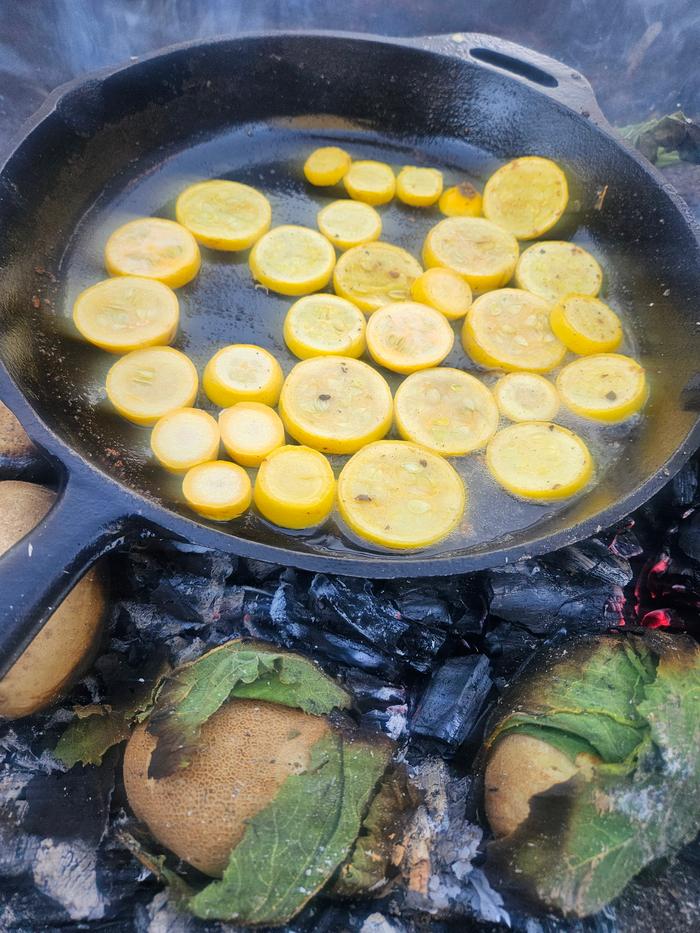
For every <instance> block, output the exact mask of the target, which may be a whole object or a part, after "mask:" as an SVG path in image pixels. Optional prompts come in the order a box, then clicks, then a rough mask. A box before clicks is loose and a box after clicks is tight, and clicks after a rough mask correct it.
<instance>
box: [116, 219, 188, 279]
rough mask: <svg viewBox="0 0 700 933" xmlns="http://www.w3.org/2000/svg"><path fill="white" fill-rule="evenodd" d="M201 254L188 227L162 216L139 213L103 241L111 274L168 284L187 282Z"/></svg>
mask: <svg viewBox="0 0 700 933" xmlns="http://www.w3.org/2000/svg"><path fill="white" fill-rule="evenodd" d="M201 264H202V257H201V256H200V253H199V247H198V246H197V241H196V240H195V238H194V237H193V236H192V234H191V233H190V231H189V230H186V229H185V228H184V227H183V226H182V225H181V224H176V223H175V221H174V220H166V219H165V218H163V217H140V218H138V219H137V220H130V221H129V223H127V224H124V225H123V226H122V227H119V228H118V229H117V230H115V231H114V233H113V234H112V235H111V236H110V238H109V239H108V240H107V243H106V245H105V266H106V268H107V272H109V274H110V275H138V276H142V277H143V278H147V279H157V280H158V281H159V282H162V283H163V284H164V285H169V286H170V287H171V288H179V287H180V286H181V285H186V284H187V283H188V282H190V281H191V280H192V279H193V278H194V277H195V275H197V273H198V272H199V267H200V265H201Z"/></svg>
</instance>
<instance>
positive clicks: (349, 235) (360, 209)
mask: <svg viewBox="0 0 700 933" xmlns="http://www.w3.org/2000/svg"><path fill="white" fill-rule="evenodd" d="M316 222H317V223H318V229H319V230H320V231H321V233H322V234H323V235H324V236H325V237H326V239H328V240H330V241H331V243H332V244H333V246H335V247H336V248H337V249H342V250H346V249H351V248H352V247H353V246H361V245H362V244H363V243H372V242H374V240H378V239H379V237H380V236H381V235H382V218H381V217H380V216H379V212H378V211H376V210H375V209H374V208H373V207H372V206H371V205H370V204H365V203H364V202H363V201H351V200H350V199H349V198H341V199H340V200H339V201H332V202H331V203H330V204H326V206H325V207H323V208H321V210H320V211H319V212H318V216H317V218H316Z"/></svg>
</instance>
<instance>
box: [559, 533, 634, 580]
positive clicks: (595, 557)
mask: <svg viewBox="0 0 700 933" xmlns="http://www.w3.org/2000/svg"><path fill="white" fill-rule="evenodd" d="M543 560H544V561H546V563H547V564H548V565H549V566H550V567H553V568H554V569H558V570H563V571H564V572H565V573H567V574H571V575H572V576H578V575H583V576H587V577H594V578H595V579H596V580H602V581H603V582H604V583H612V584H615V585H616V586H620V587H624V586H627V584H628V583H630V582H631V580H632V578H633V576H634V574H633V571H632V567H631V566H630V563H629V561H628V560H626V559H625V558H624V557H620V556H618V555H617V554H614V553H612V551H611V550H610V549H609V548H608V547H607V546H606V545H605V544H604V543H603V542H602V541H601V540H600V539H599V538H589V539H588V541H582V542H581V543H580V544H575V545H572V546H571V547H565V548H562V549H561V550H560V551H556V552H555V553H554V554H550V555H548V556H547V557H546V558H544V559H543Z"/></svg>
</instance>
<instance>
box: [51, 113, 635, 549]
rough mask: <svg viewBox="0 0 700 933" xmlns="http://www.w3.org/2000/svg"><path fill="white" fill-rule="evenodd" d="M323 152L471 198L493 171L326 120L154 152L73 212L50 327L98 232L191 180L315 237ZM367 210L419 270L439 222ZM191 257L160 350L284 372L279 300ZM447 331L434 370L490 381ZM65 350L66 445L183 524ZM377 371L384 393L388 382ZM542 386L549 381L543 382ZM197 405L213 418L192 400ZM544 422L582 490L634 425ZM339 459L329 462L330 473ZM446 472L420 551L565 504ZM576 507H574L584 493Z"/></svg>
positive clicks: (481, 162) (363, 545)
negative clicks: (77, 220) (267, 356)
mask: <svg viewBox="0 0 700 933" xmlns="http://www.w3.org/2000/svg"><path fill="white" fill-rule="evenodd" d="M332 143H336V144H338V145H341V146H343V147H344V148H346V149H347V150H348V151H349V152H350V153H351V154H352V156H353V157H354V158H370V159H380V160H382V161H386V162H389V163H390V164H391V165H392V166H394V168H395V169H398V168H399V167H401V166H402V165H405V164H418V165H429V166H433V167H436V168H439V169H441V170H442V171H443V173H444V176H445V185H446V186H448V185H451V184H456V183H457V182H459V181H463V180H469V181H471V182H473V183H474V184H475V185H476V186H477V187H478V188H481V187H483V183H484V181H485V179H486V178H487V177H488V175H489V174H490V173H491V172H492V171H493V170H494V169H495V168H496V167H497V166H498V164H499V162H498V161H497V160H495V159H494V158H493V156H491V155H490V154H488V153H487V152H484V151H483V150H480V149H477V148H475V147H474V146H471V145H468V144H466V143H464V142H460V141H456V140H445V139H436V138H432V139H421V140H409V141H406V140H404V141H401V142H393V143H387V142H386V140H384V139H382V138H380V137H379V136H376V135H374V134H373V133H371V132H368V131H367V130H366V129H361V128H358V127H353V126H348V125H347V124H343V123H342V122H341V121H338V120H333V119H330V118H318V119H316V120H314V119H312V118H308V119H304V120H288V121H280V122H279V124H278V125H270V124H266V125H249V126H244V127H239V128H237V129H236V130H234V131H231V132H229V133H227V134H224V135H220V136H217V137H215V138H213V139H206V140H202V141H201V142H199V143H198V144H196V145H193V146H191V147H190V148H187V149H185V150H180V151H173V152H166V153H163V152H162V151H161V152H159V153H157V154H154V155H153V156H152V157H151V159H150V160H149V159H148V158H146V159H144V160H143V161H142V162H140V163H139V164H138V166H137V169H136V170H134V169H131V170H126V171H125V174H124V176H123V177H120V178H116V179H115V180H114V184H113V186H112V189H111V190H110V191H108V192H106V193H104V194H103V195H102V196H101V198H100V199H99V200H98V201H97V202H95V204H94V205H93V206H92V208H91V209H90V210H89V211H88V212H87V213H86V214H85V216H84V218H83V221H82V222H81V224H80V225H79V227H78V229H77V231H76V233H75V235H74V236H73V238H72V240H71V241H70V243H69V244H68V248H67V250H66V253H65V255H64V258H63V262H62V269H61V278H62V281H63V282H64V283H65V286H64V289H63V295H62V314H63V318H62V320H61V322H60V324H61V326H62V327H63V328H64V331H65V332H66V333H70V334H73V331H72V324H70V315H71V309H72V305H73V301H74V299H75V297H76V295H77V294H78V292H79V291H81V290H82V289H83V288H86V287H87V286H88V285H91V284H93V283H94V282H96V281H98V280H99V279H101V278H103V277H104V275H105V272H104V266H103V260H102V252H103V248H104V243H105V241H106V239H107V237H108V235H109V234H110V233H111V231H112V230H114V229H115V228H116V227H117V226H119V225H120V224H122V223H124V222H126V221H127V220H130V219H133V218H134V217H137V216H144V215H158V216H164V217H174V203H175V199H176V197H177V195H178V194H179V193H180V192H181V191H182V190H183V189H184V188H185V187H187V186H188V185H189V184H192V183H193V182H195V181H200V180H202V179H206V178H230V179H234V180H237V181H242V182H245V183H247V184H250V185H253V186H254V187H256V188H258V189H259V190H261V191H263V192H264V193H265V195H266V196H267V197H268V198H269V200H270V202H271V205H272V217H273V226H276V225H279V224H285V223H294V224H302V225H305V226H309V227H312V228H314V229H315V228H316V215H317V213H318V211H319V210H320V209H321V208H322V207H323V206H324V205H325V204H327V203H329V202H330V201H332V200H335V199H336V198H339V197H344V196H345V192H344V190H343V189H342V187H341V186H338V187H336V188H332V189H318V188H316V189H315V188H312V187H311V186H310V185H308V184H307V183H306V181H305V180H304V177H303V173H302V165H303V163H304V160H305V158H306V156H307V155H308V153H309V152H310V151H311V150H312V149H314V148H315V147H316V146H319V145H324V144H332ZM379 210H380V212H381V215H382V223H383V232H382V239H383V240H385V241H387V242H390V243H394V244H396V245H398V246H401V247H403V248H404V249H407V250H408V251H409V252H410V253H412V254H413V255H415V256H416V257H417V258H418V259H420V253H421V248H422V244H423V240H424V239H425V236H426V234H427V232H428V230H429V229H430V227H432V226H433V225H434V224H435V223H436V222H437V221H438V220H440V219H441V216H442V215H441V214H440V213H439V211H438V210H437V208H431V209H419V208H410V207H406V206H404V205H403V204H401V203H400V202H398V201H397V200H395V201H393V202H392V203H390V204H389V205H386V206H384V207H381V208H379ZM573 241H574V242H576V243H579V244H580V245H582V246H585V247H586V248H587V249H589V250H590V251H591V252H592V253H593V254H594V255H596V256H597V258H598V259H599V261H600V263H601V265H602V266H603V269H604V270H605V271H606V272H607V271H608V270H607V269H606V267H607V266H608V263H607V262H606V256H605V254H604V252H603V251H602V250H601V248H600V246H599V244H598V243H596V242H595V240H594V239H593V238H592V235H591V233H590V231H589V230H588V229H587V228H586V227H585V225H584V226H579V227H578V229H577V230H576V232H575V235H574V236H573ZM202 258H203V262H202V268H201V271H200V273H199V275H198V276H197V278H196V279H195V280H194V281H193V282H191V283H190V284H189V285H187V286H185V287H184V288H181V289H179V290H178V297H179V299H180V306H181V326H180V331H179V334H178V336H177V338H176V341H175V343H174V346H176V347H177V348H178V349H181V350H183V351H184V352H186V353H187V354H188V355H189V356H190V357H191V358H192V360H193V361H194V362H195V364H196V366H197V368H198V370H199V372H200V374H201V372H202V371H203V368H204V365H205V363H206V361H207V360H208V359H209V357H210V356H211V355H212V354H213V353H214V352H215V351H216V350H217V349H219V348H220V347H222V346H225V345H226V344H230V343H255V344H260V345H262V346H264V347H267V348H268V349H269V350H271V352H273V353H274V354H275V355H276V357H277V358H278V359H279V360H280V363H281V365H282V367H283V369H284V371H285V372H288V371H289V370H290V369H291V367H292V366H293V365H294V364H295V362H297V360H296V358H295V357H293V356H292V355H291V354H290V353H289V351H288V349H287V347H286V345H285V344H284V341H283V339H282V324H283V321H284V317H285V314H286V312H287V310H288V308H289V305H290V304H291V302H292V300H293V299H290V298H285V297H284V296H281V295H275V294H272V293H268V292H267V291H266V290H265V289H263V288H261V287H259V286H256V284H255V283H254V282H253V280H252V277H251V275H250V271H249V268H248V253H247V252H245V253H222V252H214V251H211V250H208V249H204V248H203V249H202ZM615 281H616V278H615V276H608V275H606V283H607V290H605V291H604V294H603V297H604V298H605V299H606V300H607V301H609V302H610V303H611V304H612V306H613V307H614V308H615V310H616V311H617V312H618V313H619V314H620V316H621V318H622V320H623V325H624V328H625V342H624V344H623V346H622V347H621V349H620V352H622V353H629V354H630V355H633V356H634V355H636V352H635V351H636V344H635V340H634V335H633V332H632V330H631V328H630V318H629V314H628V312H629V311H630V310H632V309H628V308H627V307H626V299H625V297H624V295H623V293H622V292H620V293H619V294H618V292H617V290H616V288H615V285H614V283H615ZM460 324H461V322H456V323H455V324H454V325H453V326H454V327H455V333H456V339H455V348H454V350H453V351H452V353H451V354H450V356H449V357H448V358H447V360H446V361H445V364H446V365H449V366H456V367H458V368H461V369H465V370H468V371H470V372H473V373H475V374H477V375H479V376H480V377H481V378H483V379H484V380H485V381H486V383H487V384H490V385H492V384H493V383H494V382H495V381H496V378H497V374H484V373H483V372H479V370H478V369H477V367H476V366H475V365H474V364H473V363H472V361H471V360H470V359H469V358H468V357H467V356H466V355H465V354H464V352H463V350H462V347H461V341H460V339H459V328H460ZM74 349H75V353H76V357H75V366H76V368H77V370H78V371H81V372H83V373H84V381H85V385H84V390H83V392H82V395H81V397H80V398H78V399H76V398H75V397H74V398H73V399H71V400H70V402H68V400H67V403H68V404H69V405H70V406H71V407H73V408H75V409H80V410H81V418H76V420H77V421H79V423H80V432H81V436H80V439H79V440H80V443H79V446H81V447H82V448H84V449H85V448H87V449H88V451H89V452H88V456H90V457H92V458H93V459H94V460H96V461H97V462H99V463H100V464H101V465H102V466H103V467H104V468H105V469H107V470H108V471H109V472H111V473H113V474H116V475H117V476H118V478H119V479H121V480H123V481H125V482H126V483H127V484H129V485H130V486H132V487H134V488H136V489H137V490H138V491H140V492H142V493H144V494H146V495H147V496H149V497H151V498H155V499H156V500H158V501H160V502H162V503H163V504H164V505H166V506H167V507H169V508H172V509H175V510H176V511H179V512H182V514H185V515H187V516H188V517H193V516H192V514H191V513H190V512H188V510H187V509H186V508H185V506H184V505H183V502H182V495H181V491H180V480H178V478H176V477H173V476H170V475H169V474H167V473H166V472H165V471H164V470H162V469H161V468H160V467H159V466H158V465H157V464H155V463H154V461H153V459H152V456H151V453H150V447H149V431H148V430H147V429H142V428H137V427H135V426H133V425H130V424H128V423H126V422H124V421H122V420H121V419H119V418H118V417H117V416H116V415H115V414H114V413H113V412H112V411H111V410H110V409H109V406H108V405H107V403H106V401H105V396H104V388H103V387H104V378H105V374H106V372H107V369H108V368H109V366H110V365H111V363H112V362H113V358H112V357H109V356H108V355H106V354H104V353H101V352H100V351H98V350H95V349H93V348H89V347H86V346H85V345H84V344H78V342H77V340H76V342H75V345H74ZM565 362H566V361H565ZM382 372H383V374H384V375H385V376H386V378H387V380H388V381H389V384H390V385H391V387H392V390H395V389H396V387H397V386H398V384H399V382H400V377H399V376H396V375H395V374H393V373H389V372H387V371H382ZM549 375H550V376H551V377H552V378H554V377H555V376H556V373H552V374H549ZM62 391H64V390H63V389H62V387H61V386H60V385H57V386H56V392H57V393H59V394H60V393H61V392H62ZM197 404H198V405H199V406H200V407H202V408H204V409H207V410H209V411H212V412H213V413H215V410H214V408H213V406H212V405H211V403H210V402H209V401H208V399H207V398H206V396H204V394H203V392H201V390H200V395H199V398H198V400H197ZM556 420H557V422H559V423H561V424H563V425H565V426H567V427H570V428H571V429H572V430H574V431H576V432H577V433H579V434H580V435H581V436H582V437H583V438H584V439H585V441H586V442H587V444H588V445H589V447H590V449H591V452H592V454H593V456H594V459H595V462H596V474H595V478H594V480H593V482H594V483H595V482H598V481H599V480H600V478H601V477H602V476H603V474H604V473H605V472H606V470H607V469H608V468H609V467H610V466H611V464H612V463H614V462H615V461H617V460H618V459H619V458H620V457H622V456H624V450H625V440H626V437H627V436H628V435H629V432H630V431H633V430H634V427H635V424H636V420H635V419H631V420H630V421H629V422H625V423H624V424H622V425H615V426H603V425H597V424H596V423H595V422H590V421H584V420H582V419H580V418H577V417H575V416H573V415H570V414H567V413H566V412H565V411H564V410H562V411H561V412H560V414H559V415H558V416H557V419H556ZM504 424H505V422H504ZM502 426H503V425H502ZM390 436H393V435H390ZM346 459H347V458H343V457H333V458H331V460H332V463H333V466H334V469H336V472H337V470H339V469H340V467H341V466H342V464H343V463H344V462H345V461H346ZM451 462H452V463H453V465H454V466H455V468H456V469H457V471H458V472H459V474H460V476H461V477H462V478H463V480H464V482H465V484H466V486H467V490H468V506H467V509H466V511H465V515H464V519H463V521H462V523H461V524H460V526H459V527H458V528H457V530H456V531H455V532H453V534H452V535H451V536H450V537H449V538H448V539H447V540H445V541H443V542H441V543H439V544H438V545H435V546H434V547H432V548H430V549H427V550H425V551H423V552H422V553H425V554H451V553H456V552H463V551H464V550H465V549H470V548H474V549H476V548H483V547H484V546H485V545H487V544H489V543H493V544H494V545H496V544H499V545H504V544H507V543H508V542H509V540H512V539H513V538H514V537H515V536H517V533H518V532H519V531H522V530H523V529H526V528H531V527H532V526H534V525H536V524H538V523H543V522H544V521H546V520H548V519H550V518H551V517H552V516H553V515H555V514H556V513H558V512H561V511H563V510H565V509H567V508H568V507H570V505H571V500H566V501H564V502H560V503H548V504H538V503H533V502H528V501H524V500H520V499H516V498H515V497H513V496H511V495H510V494H508V493H506V492H505V491H504V490H502V489H501V488H500V487H499V486H497V485H496V483H495V482H494V481H493V480H492V479H491V477H490V475H489V474H488V471H487V469H486V465H485V459H484V453H483V451H480V452H477V453H474V454H471V455H470V456H467V457H462V458H454V459H453V460H452V461H451ZM251 475H252V474H251ZM581 495H586V491H584V492H583V493H582V494H581ZM216 527H217V528H218V529H220V530H222V531H228V532H229V533H231V534H235V535H240V536H244V537H246V538H250V539H252V540H259V541H265V542H266V543H274V544H277V545H278V546H284V545H285V542H286V543H287V544H289V543H290V537H291V535H290V534H288V533H287V532H281V531H279V530H277V529H273V528H272V526H270V525H268V524H267V523H266V522H265V521H263V520H262V519H261V518H260V517H259V516H258V515H256V514H255V513H254V512H253V511H250V512H249V513H248V514H247V515H245V516H243V517H242V518H241V519H238V520H237V521H235V522H230V523H227V524H222V525H217V526H216ZM293 537H295V538H298V537H302V538H304V539H305V547H306V549H313V550H315V551H317V552H320V553H323V552H326V553H329V552H335V553H337V552H339V551H340V552H342V551H346V550H348V549H350V550H352V551H356V550H358V549H362V550H365V551H369V550H374V551H381V549H380V548H375V547H373V546H372V545H369V544H368V543H367V542H364V541H361V540H359V539H357V538H356V537H354V536H353V535H351V534H350V533H349V532H348V531H347V529H344V528H342V527H341V525H340V521H339V519H337V518H336V517H334V518H332V519H331V522H330V523H329V525H328V526H325V527H324V528H323V529H321V530H317V531H315V532H313V533H310V534H309V533H302V534H300V533H294V535H293Z"/></svg>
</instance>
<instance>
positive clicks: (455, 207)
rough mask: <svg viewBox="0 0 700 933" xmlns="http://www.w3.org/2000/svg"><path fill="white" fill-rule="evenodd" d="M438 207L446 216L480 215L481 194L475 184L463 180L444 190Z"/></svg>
mask: <svg viewBox="0 0 700 933" xmlns="http://www.w3.org/2000/svg"><path fill="white" fill-rule="evenodd" d="M438 207H439V208H440V212H441V213H442V214H444V215H445V217H479V215H480V214H481V195H480V194H479V192H478V191H477V190H476V188H475V187H474V185H471V184H470V183H469V182H468V181H462V182H460V183H459V184H458V185H453V186H452V187H451V188H446V189H445V190H444V191H443V192H442V194H441V195H440V200H439V201H438Z"/></svg>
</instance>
